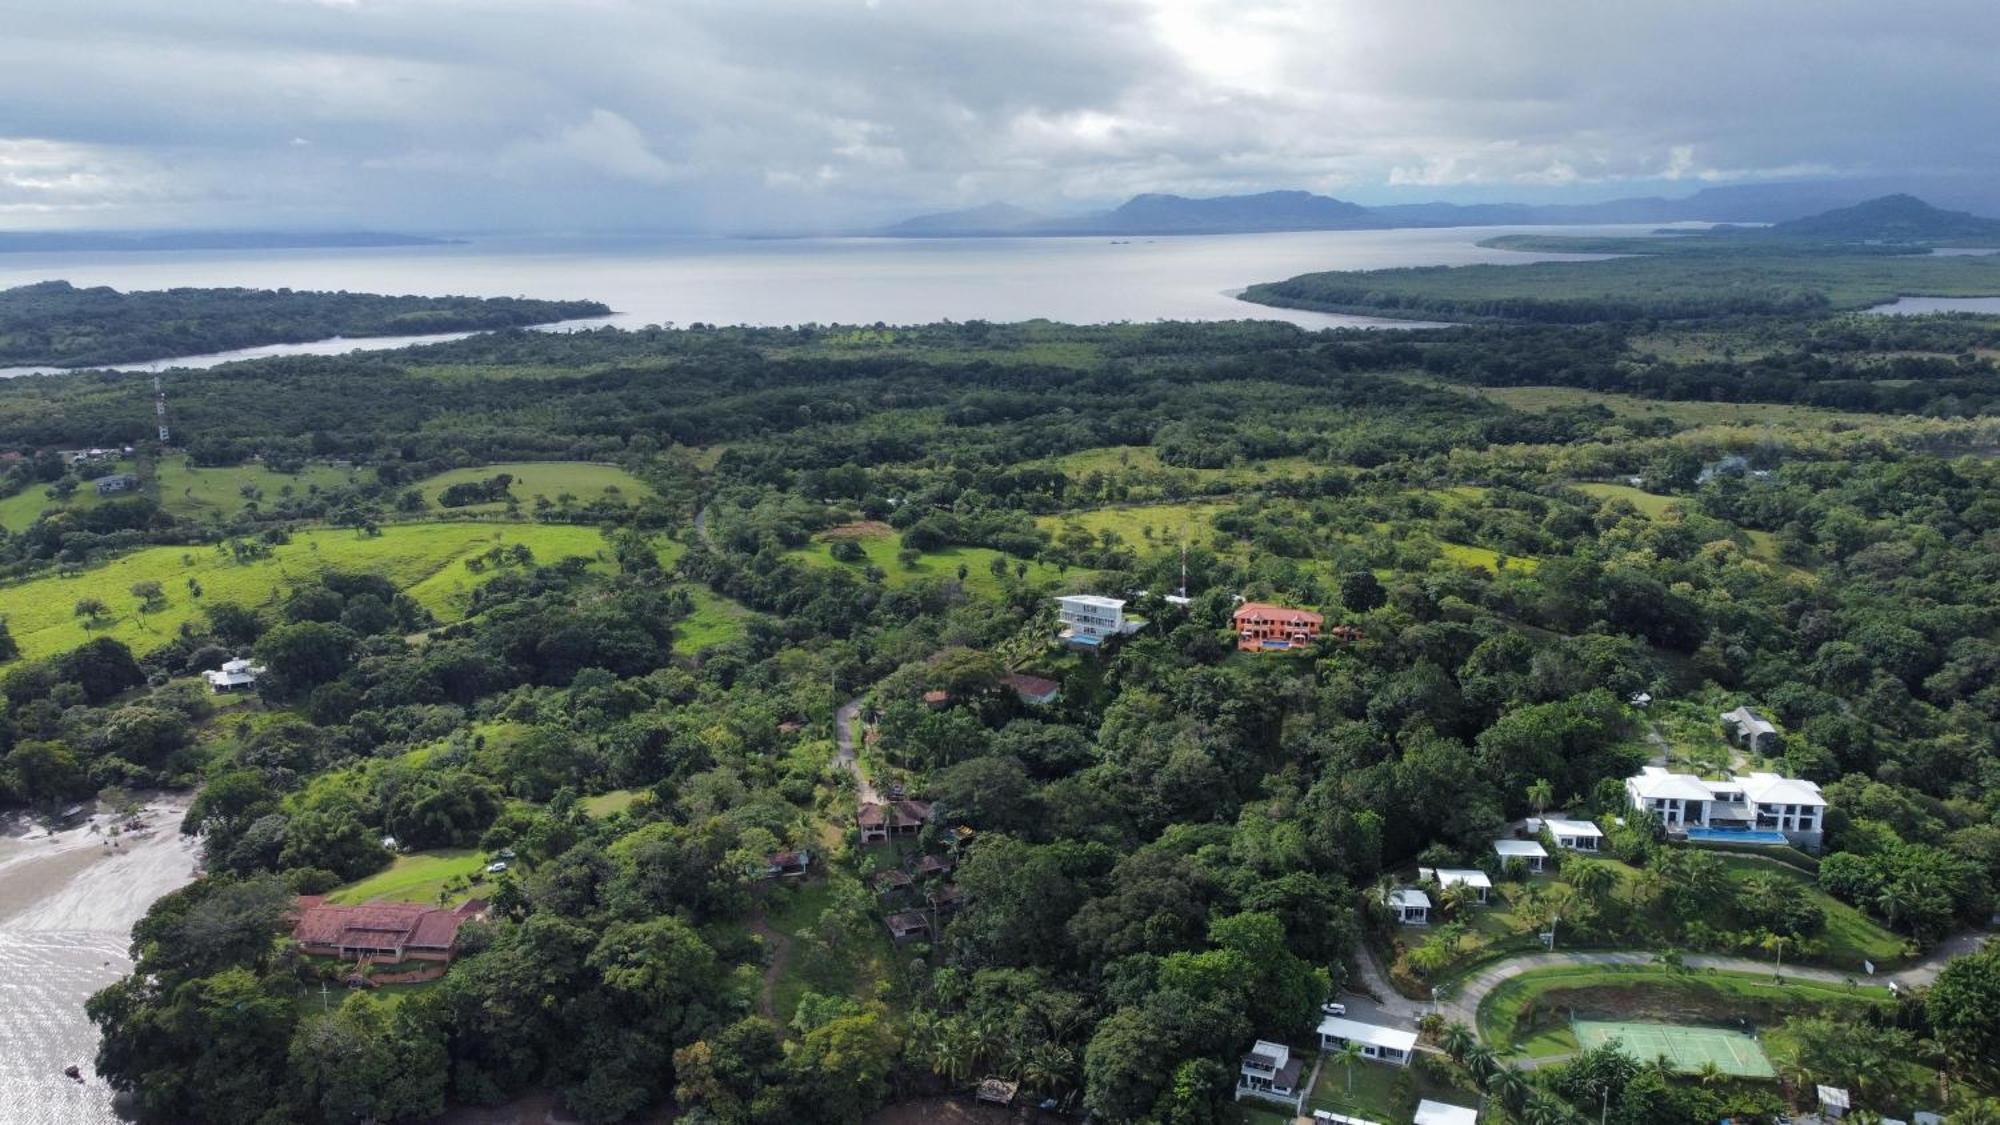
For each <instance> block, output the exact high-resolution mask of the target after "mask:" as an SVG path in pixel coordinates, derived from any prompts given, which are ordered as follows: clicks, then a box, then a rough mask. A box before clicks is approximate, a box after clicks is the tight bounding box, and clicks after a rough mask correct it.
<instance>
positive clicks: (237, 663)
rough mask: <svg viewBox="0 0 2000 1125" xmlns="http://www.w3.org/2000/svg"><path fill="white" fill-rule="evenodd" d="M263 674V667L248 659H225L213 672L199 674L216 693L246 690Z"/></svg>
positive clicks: (255, 684)
mask: <svg viewBox="0 0 2000 1125" xmlns="http://www.w3.org/2000/svg"><path fill="white" fill-rule="evenodd" d="M263 674H264V669H263V668H262V667H260V666H258V665H255V664H252V663H250V662H249V661H248V660H225V661H223V664H222V667H221V668H218V669H216V670H215V671H213V672H203V673H202V674H201V675H202V678H203V679H205V680H207V681H208V690H210V691H212V692H216V693H217V694H223V693H227V692H232V691H247V690H248V689H250V688H253V687H256V686H257V677H259V676H261V675H263Z"/></svg>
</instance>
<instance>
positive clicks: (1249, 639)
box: [1230, 602, 1326, 652]
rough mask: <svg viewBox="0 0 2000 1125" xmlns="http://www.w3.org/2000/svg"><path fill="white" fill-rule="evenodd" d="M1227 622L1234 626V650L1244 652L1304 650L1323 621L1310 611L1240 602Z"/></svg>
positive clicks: (1314, 636) (1314, 638)
mask: <svg viewBox="0 0 2000 1125" xmlns="http://www.w3.org/2000/svg"><path fill="white" fill-rule="evenodd" d="M1230 621H1231V622H1232V623H1233V624H1234V625H1235V626H1236V647H1237V648H1238V649H1242V650H1244V651H1247V652H1282V651H1283V650H1285V649H1289V648H1304V647H1306V646H1308V645H1310V644H1312V643H1313V641H1315V640H1317V639H1318V638H1319V631H1320V627H1321V626H1322V625H1325V624H1326V618H1324V617H1322V616H1320V615H1319V614H1317V613H1314V612H1312V611H1311V610H1306V609H1291V608H1289V607H1286V606H1281V605H1270V604H1268V603H1265V602H1244V603H1243V604H1242V605H1240V606H1237V607H1236V612H1235V614H1234V615H1232V616H1231V618H1230Z"/></svg>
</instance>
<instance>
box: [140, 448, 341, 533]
mask: <svg viewBox="0 0 2000 1125" xmlns="http://www.w3.org/2000/svg"><path fill="white" fill-rule="evenodd" d="M153 472H154V476H153V483H154V487H155V488H156V489H157V490H158V492H159V497H160V507H162V508H165V509H166V510H167V511H169V512H172V513H174V514H175V515H177V516H193V517H196V518H200V517H204V516H209V515H213V516H215V517H217V518H220V519H227V518H229V517H231V516H234V515H236V514H237V513H238V512H241V511H242V510H243V509H244V508H246V507H248V506H249V505H250V503H251V498H250V497H248V496H245V495H243V489H244V488H246V487H249V488H253V489H255V490H257V491H258V492H259V493H261V494H262V495H261V496H260V497H259V498H258V499H257V503H258V504H259V505H260V506H262V507H266V508H268V507H271V506H272V505H274V504H276V503H277V502H278V500H280V499H281V498H283V496H284V495H285V490H286V489H290V490H291V491H292V492H293V493H294V494H296V495H305V494H307V493H310V492H312V491H314V490H315V489H328V488H337V487H340V486H343V485H346V484H348V483H350V482H351V481H352V480H354V479H355V473H354V471H353V470H352V469H338V468H335V467H333V466H332V465H321V464H313V465H307V466H306V467H305V468H303V469H301V470H299V471H298V472H296V473H277V472H272V471H271V470H270V469H267V468H265V467H264V466H262V465H257V464H246V465H230V466H224V467H220V468H213V469H201V468H196V467H195V466H193V465H191V464H189V463H188V459H187V458H185V457H169V458H167V459H165V460H163V461H161V462H160V463H159V464H158V466H156V467H155V468H154V470H153Z"/></svg>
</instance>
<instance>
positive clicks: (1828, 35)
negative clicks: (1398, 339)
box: [0, 0, 2000, 233]
mask: <svg viewBox="0 0 2000 1125" xmlns="http://www.w3.org/2000/svg"><path fill="white" fill-rule="evenodd" d="M6 8H7V12H6V16H5V23H4V29H3V30H0V229H49V228H85V229H111V228H141V227H143V228H176V227H179V228H204V229H223V228H228V229H238V228H241V229H252V228H263V229H286V230H313V229H363V228H365V229H373V230H407V231H412V232H419V231H421V232H437V233H449V232H457V231H535V232H581V231H605V232H612V231H637V230H652V231H665V232H711V233H728V232H737V233H741V232H751V231H773V232H784V231H810V230H833V229H856V228H865V227H867V226H869V225H872V224H878V223H882V222H887V221H892V220H894V219H897V218H901V217H904V216H907V215H909V214H912V213H917V212H923V211H933V210H944V209H951V208H957V207H965V206H974V205H979V204H984V203H989V202H995V201H1007V202H1013V203H1016V204H1020V205H1023V206H1029V207H1034V208H1037V209H1042V210H1049V211H1056V212H1078V211H1084V210H1089V209H1092V208H1095V207H1099V206H1104V205H1110V204H1115V203H1117V202H1118V201H1120V200H1122V199H1124V198H1126V197H1127V196H1130V195H1132V194H1135V193H1137V192H1143V191H1168V192H1179V193H1182V194H1189V195H1214V194H1223V193H1229V192H1239V191H1260V190H1269V189H1276V188H1287V189H1290V188H1303V189H1308V190H1312V191H1318V192H1324V193H1327V194H1331V195H1336V196H1339V197H1341V198H1345V199H1353V200H1356V201H1359V202H1363V203H1384V202H1415V201H1421V200H1430V199H1450V200H1455V201H1461V202H1476V201H1491V200H1500V199H1518V200H1526V201H1563V200H1579V201H1580V200H1590V199H1604V198H1612V197H1617V196H1625V195H1643V194H1666V195H1683V194H1688V193H1690V192H1692V191H1694V190H1697V189H1699V188H1701V187H1704V186H1710V185H1716V184H1728V183H1745V182H1757V181H1769V180H1823V179H1837V178H1865V177H1879V176H1884V175H1903V174H1917V175H1936V176H1968V177H1970V176H1992V175H1995V174H1996V173H2000V128H1996V125H2000V120H1996V112H2000V111H1996V108H1995V107H1996V105H2000V98H1996V95H2000V66H1996V65H1995V63H1994V59H1995V58H1996V57H2000V10H1996V9H1995V7H1994V3H1993V0H1901V2H1897V3H1889V2H1886V0H1875V2H1872V3H1848V2H1845V0H1757V2H1753V3H1740V2H1730V3H1720V2H1714V0H1672V2H1666V0H1661V2H1657V3H1655V2H1643V0H1642V2H1631V3H1627V2H1622V0H1575V2H1571V0H1356V2H1348V0H1298V2H1294V0H1217V2H1211V0H983V2H976V3H961V2H956V0H953V2H938V0H931V2H918V0H783V2H779V0H191V2H178V3H175V2H163V0H8V3H7V5H6Z"/></svg>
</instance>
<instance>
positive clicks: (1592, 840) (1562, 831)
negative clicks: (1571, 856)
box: [1528, 816, 1604, 852]
mask: <svg viewBox="0 0 2000 1125" xmlns="http://www.w3.org/2000/svg"><path fill="white" fill-rule="evenodd" d="M1543 828H1547V829H1548V830H1549V835H1551V836H1554V837H1555V838H1556V847H1559V848H1564V849H1567V850H1569V851H1573V852H1594V851H1597V850H1598V849H1599V848H1601V847H1603V846H1604V832H1603V830H1602V829H1600V828H1598V827H1597V825H1595V824H1592V823H1591V822H1589V821H1587V820H1565V819H1563V818H1561V817H1556V816H1547V817H1543V818H1541V819H1540V820H1536V819H1534V818H1532V817H1531V818H1529V820H1528V830H1529V831H1530V832H1540V831H1541V830H1542V829H1543Z"/></svg>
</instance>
